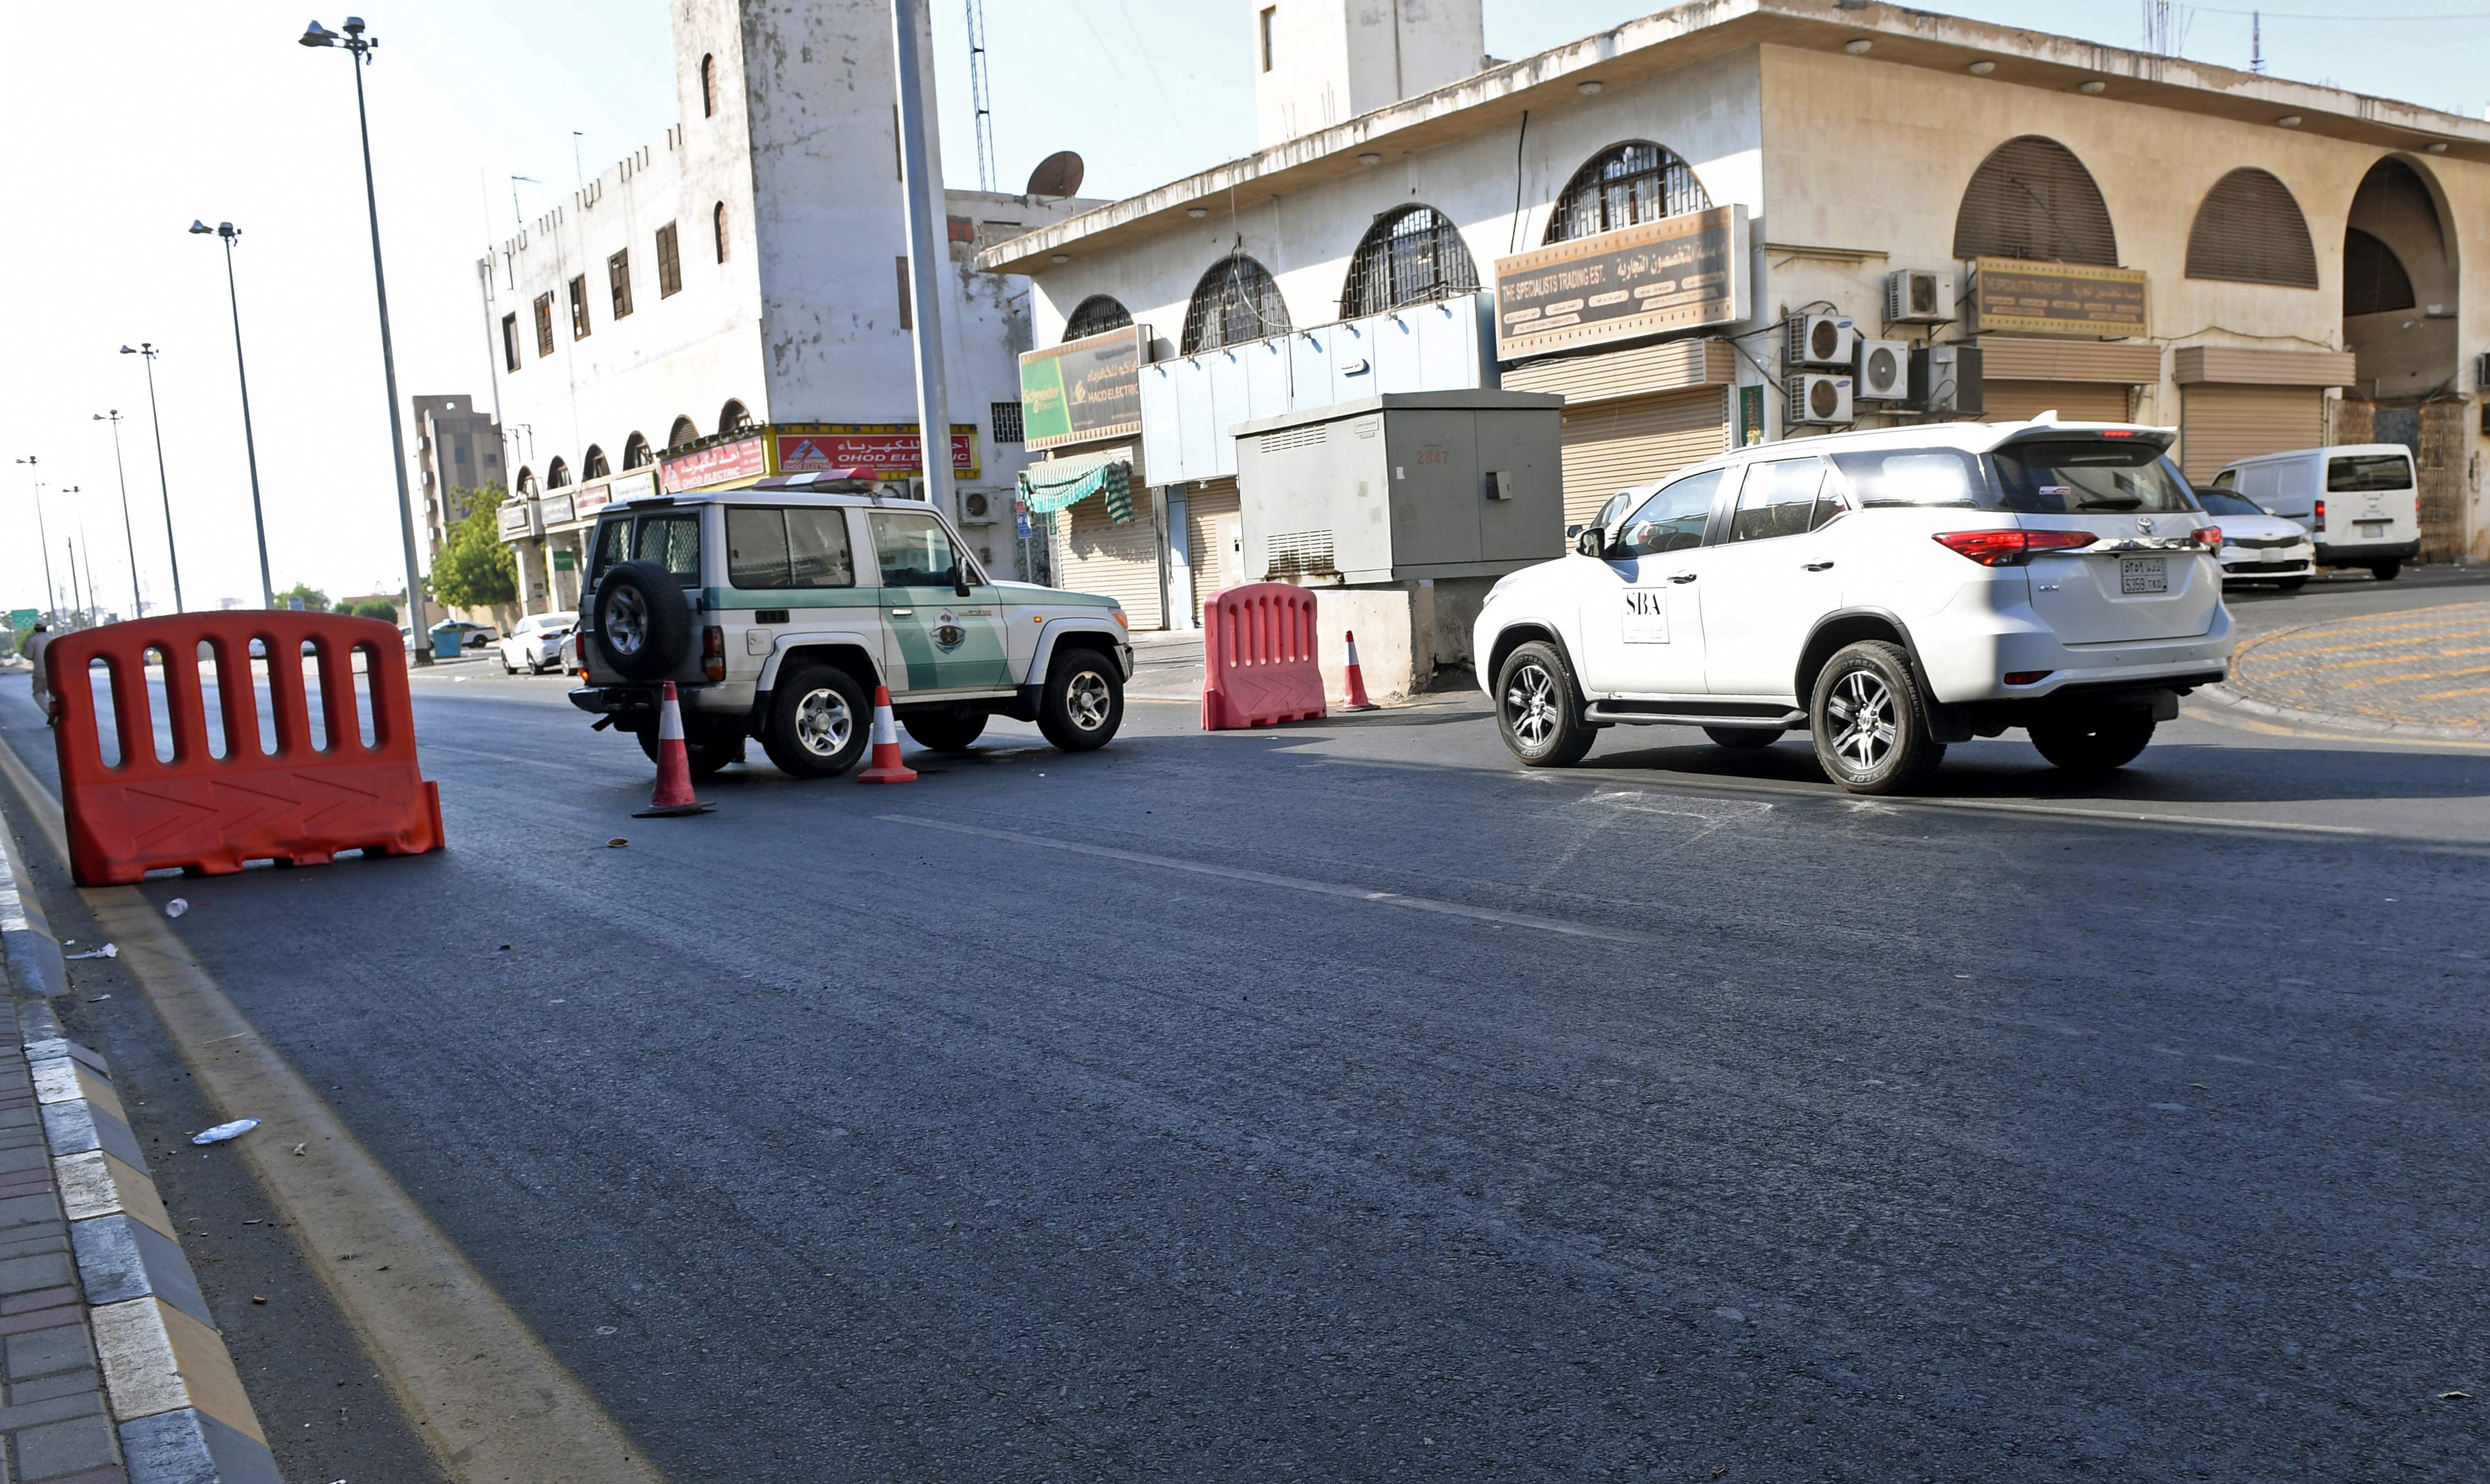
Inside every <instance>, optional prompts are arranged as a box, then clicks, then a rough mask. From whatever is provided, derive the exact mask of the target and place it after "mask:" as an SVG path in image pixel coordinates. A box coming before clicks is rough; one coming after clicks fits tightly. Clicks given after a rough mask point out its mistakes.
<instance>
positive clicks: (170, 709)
mask: <svg viewBox="0 0 2490 1484" xmlns="http://www.w3.org/2000/svg"><path fill="white" fill-rule="evenodd" d="M253 641H257V642H259V643H260V645H261V646H262V648H263V649H264V650H265V651H266V658H267V663H268V681H267V684H268V696H269V703H270V709H271V716H270V722H271V724H272V726H273V729H274V730H275V735H276V749H275V752H274V753H267V752H263V751H262V749H261V746H260V715H259V688H258V684H257V683H256V681H255V679H254V677H253V675H252V673H251V653H250V647H251V643H252V642H253ZM202 643H204V644H206V645H208V646H209V648H210V651H211V653H213V654H214V656H215V662H216V686H217V715H218V717H219V719H220V721H221V723H222V731H223V736H224V756H213V755H212V754H211V753H210V751H209V745H208V726H207V706H206V701H205V699H204V697H203V695H202V692H201V687H200V683H199V646H200V645H201V644H202ZM306 644H307V645H309V646H310V647H311V650H312V652H313V655H314V656H315V658H316V660H317V669H316V671H315V673H316V675H317V677H318V683H319V687H320V716H321V723H322V727H323V729H324V731H325V734H326V735H327V737H328V739H329V745H328V746H326V747H314V746H313V745H312V738H311V725H310V715H309V712H308V710H307V709H306V706H305V700H304V689H303V679H304V670H303V661H304V646H305V645H306ZM404 646H405V640H404V639H403V638H401V637H400V636H399V634H398V632H397V629H396V628H395V627H394V626H393V625H391V624H387V623H383V622H381V621H380V620H379V619H377V618H343V617H339V616H338V615H336V614H296V613H276V612H258V611H251V612H238V613H217V614H166V615H165V616H162V617H159V618H141V619H137V620H134V621H132V622H129V623H111V624H106V625H104V626H103V627H101V628H98V629H87V630H84V631H82V632H79V633H74V634H64V635H62V636H61V637H60V638H58V639H55V640H53V641H52V642H51V647H50V648H48V649H47V650H45V651H44V653H43V663H44V665H45V666H46V667H47V672H48V678H49V680H50V683H51V687H52V695H53V696H54V697H55V698H56V701H55V703H56V704H57V705H58V706H59V708H60V726H59V728H57V730H56V732H55V738H56V742H57V745H58V748H59V756H60V765H61V813H63V814H64V815H65V816H66V817H67V821H68V824H69V836H70V873H71V875H72V877H73V878H74V879H75V880H76V881H77V884H78V885H80V886H118V885H123V884H125V883H128V882H131V881H135V880H137V879H138V878H139V877H141V876H143V875H145V874H146V873H147V872H148V871H150V870H158V869H160V868H163V867H167V866H178V867H180V868H182V869H183V870H187V871H190V872H193V873H200V874H208V875H222V874H225V873H227V872H230V871H237V870H242V868H243V863H244V862H246V861H256V860H273V861H279V862H283V863H285V864H287V865H292V866H316V865H321V864H324V863H326V862H328V861H330V860H332V859H333V858H334V857H335V856H336V854H337V852H338V851H340V850H356V849H360V850H363V851H365V852H367V853H373V854H381V855H416V854H420V853H421V852H423V851H426V850H438V849H440V848H441V845H442V834H441V793H440V790H438V789H437V788H435V787H434V786H433V785H430V784H427V783H425V782H424V781H423V779H422V777H421V775H420V773H419V772H418V771H417V767H416V758H415V725H414V717H413V713H412V710H411V707H410V704H409V701H408V697H407V689H406V651H405V647H404ZM151 650H152V651H154V652H155V653H156V654H157V655H158V656H159V660H160V663H161V664H162V667H163V669H162V671H161V674H162V680H163V696H164V707H165V710H166V712H167V713H168V716H169V718H170V726H169V730H170V731H171V733H172V744H173V756H172V760H170V761H164V760H162V759H160V758H159V756H157V741H156V721H155V710H154V702H153V699H152V698H151V697H150V695H149V686H148V671H147V664H146V661H147V656H148V653H149V651H151ZM358 650H360V651H362V655H363V666H364V670H365V672H366V673H365V679H366V689H367V691H368V693H369V695H370V697H371V704H372V715H371V719H370V720H371V729H372V743H371V745H370V746H368V747H366V746H364V745H363V742H362V723H361V722H360V721H359V720H358V718H357V716H356V710H355V676H354V657H355V654H356V652H357V651H358ZM97 660H101V661H103V662H104V664H105V665H106V666H107V667H108V668H109V670H110V671H111V677H112V678H111V692H112V715H113V724H114V726H113V729H114V733H115V736H116V739H117V740H118V743H119V754H120V761H118V762H106V761H104V758H103V754H102V750H101V740H100V736H99V733H98V731H97V720H96V708H95V691H94V686H93V682H92V681H91V680H90V678H89V671H90V667H91V665H92V664H93V662H95V661H97Z"/></svg>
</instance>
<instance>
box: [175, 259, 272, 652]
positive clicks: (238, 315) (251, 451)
mask: <svg viewBox="0 0 2490 1484" xmlns="http://www.w3.org/2000/svg"><path fill="white" fill-rule="evenodd" d="M190 231H191V233H192V234H193V235H197V234H200V233H210V232H212V233H214V234H216V235H217V237H220V238H223V239H224V243H225V297H226V298H227V299H228V300H231V301H232V303H233V326H234V376H235V378H236V379H237V380H239V381H240V382H241V383H242V450H243V454H244V456H245V457H246V458H247V459H249V461H250V519H251V523H252V525H254V526H256V527H257V528H258V529H259V602H260V606H261V607H263V608H275V606H276V583H275V580H274V579H272V578H271V577H270V576H269V575H268V517H267V515H266V514H264V513H263V512H262V511H261V509H260V506H259V444H258V443H256V442H253V441H252V439H251V436H250V373H249V372H248V371H247V370H246V369H244V366H243V362H242V291H241V290H239V289H237V288H235V287H234V266H233V244H234V239H235V238H237V237H240V236H242V233H241V232H240V231H239V230H238V229H236V228H235V226H234V224H233V223H232V222H230V221H220V222H217V224H216V225H215V226H213V227H212V226H209V225H208V224H207V223H206V222H204V221H194V222H192V223H190Z"/></svg>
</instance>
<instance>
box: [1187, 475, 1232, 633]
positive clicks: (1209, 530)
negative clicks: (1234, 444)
mask: <svg viewBox="0 0 2490 1484" xmlns="http://www.w3.org/2000/svg"><path fill="white" fill-rule="evenodd" d="M1237 509H1238V499H1237V493H1236V480H1235V479H1234V478H1233V477H1232V476H1231V477H1230V478H1226V479H1207V480H1204V481H1202V483H1200V484H1197V485H1195V486H1194V487H1193V489H1192V490H1191V491H1190V492H1189V493H1188V494H1186V496H1185V498H1184V549H1185V550H1186V551H1187V552H1190V553H1191V554H1192V555H1193V621H1194V622H1195V623H1197V624H1198V623H1200V622H1202V599H1204V598H1207V597H1209V596H1210V595H1211V594H1212V593H1213V592H1215V591H1217V590H1218V588H1219V553H1218V551H1217V550H1216V547H1217V545H1218V541H1219V532H1218V530H1217V529H1216V528H1214V527H1213V525H1212V524H1211V523H1212V522H1213V521H1215V520H1216V519H1217V518H1218V517H1220V516H1223V515H1233V514H1235V513H1236V510H1237Z"/></svg>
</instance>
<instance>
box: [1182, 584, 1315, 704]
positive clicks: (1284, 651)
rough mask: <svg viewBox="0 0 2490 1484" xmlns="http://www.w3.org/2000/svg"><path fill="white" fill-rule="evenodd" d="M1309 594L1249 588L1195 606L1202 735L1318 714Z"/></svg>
mask: <svg viewBox="0 0 2490 1484" xmlns="http://www.w3.org/2000/svg"><path fill="white" fill-rule="evenodd" d="M1315 652H1316V651H1315V595H1314V594H1313V593H1311V592H1308V591H1307V590H1306V589H1304V588H1303V587H1291V586H1289V585H1288V584H1286V583H1248V584H1247V585H1244V586H1242V587H1231V588H1229V589H1228V590H1227V591H1226V592H1223V593H1219V594H1216V595H1215V596H1213V597H1212V598H1211V599H1210V601H1209V602H1207V603H1204V604H1202V730H1204V731H1236V730H1240V729H1242V728H1247V727H1267V726H1270V725H1271V724H1272V723H1274V722H1303V721H1312V720H1314V719H1316V718H1317V717H1320V716H1321V715H1322V714H1323V682H1322V671H1320V670H1318V669H1317V668H1316V664H1315Z"/></svg>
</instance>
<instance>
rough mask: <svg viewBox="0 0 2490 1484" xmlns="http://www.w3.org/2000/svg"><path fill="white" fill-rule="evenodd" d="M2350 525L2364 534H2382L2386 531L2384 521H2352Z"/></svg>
mask: <svg viewBox="0 0 2490 1484" xmlns="http://www.w3.org/2000/svg"><path fill="white" fill-rule="evenodd" d="M2352 525H2353V528H2355V529H2357V530H2359V531H2360V534H2362V535H2364V536H2384V535H2385V534H2386V533H2387V523H2386V522H2384V521H2354V522H2353V523H2352Z"/></svg>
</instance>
